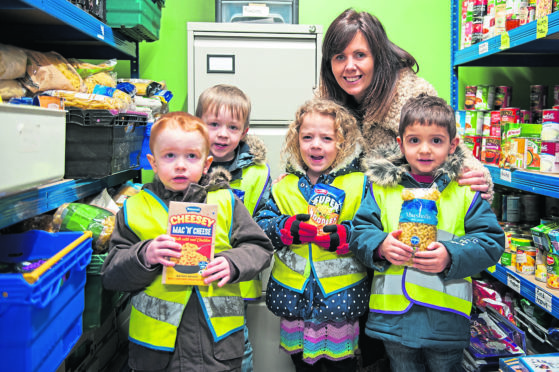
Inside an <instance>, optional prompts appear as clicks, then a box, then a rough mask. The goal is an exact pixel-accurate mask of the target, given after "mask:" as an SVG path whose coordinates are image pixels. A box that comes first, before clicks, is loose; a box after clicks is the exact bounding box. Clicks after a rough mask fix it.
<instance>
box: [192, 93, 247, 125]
mask: <svg viewBox="0 0 559 372" xmlns="http://www.w3.org/2000/svg"><path fill="white" fill-rule="evenodd" d="M222 107H225V108H226V109H229V110H230V111H231V115H232V116H233V117H235V118H237V119H239V120H240V121H243V122H244V127H243V129H246V128H248V126H249V122H250V110H251V104H250V99H249V98H248V96H247V95H246V94H245V93H244V92H243V91H242V90H241V89H239V88H237V87H236V86H234V85H227V84H217V85H214V86H213V87H210V88H207V89H206V90H204V91H203V92H202V94H200V97H198V105H196V116H198V117H199V118H201V117H202V115H203V114H204V113H205V112H207V111H209V110H213V113H214V115H215V116H217V115H218V114H219V110H221V108H222Z"/></svg>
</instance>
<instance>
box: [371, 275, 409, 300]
mask: <svg viewBox="0 0 559 372" xmlns="http://www.w3.org/2000/svg"><path fill="white" fill-rule="evenodd" d="M371 294H374V295H402V296H403V295H404V292H402V276H401V275H378V274H377V275H374V276H373V285H372V287H371Z"/></svg>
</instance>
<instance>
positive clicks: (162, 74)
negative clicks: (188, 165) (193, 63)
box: [117, 0, 450, 111]
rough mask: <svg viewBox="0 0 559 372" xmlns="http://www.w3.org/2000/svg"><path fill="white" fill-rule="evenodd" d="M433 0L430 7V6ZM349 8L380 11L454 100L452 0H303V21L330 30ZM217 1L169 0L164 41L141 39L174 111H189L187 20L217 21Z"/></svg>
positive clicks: (143, 59) (122, 69) (146, 68)
mask: <svg viewBox="0 0 559 372" xmlns="http://www.w3.org/2000/svg"><path fill="white" fill-rule="evenodd" d="M426 3H428V4H429V5H428V6H427V5H425V4H426ZM348 7H353V8H355V9H357V10H364V11H368V12H370V13H372V14H374V15H376V16H377V17H378V18H379V19H380V20H381V22H382V23H383V25H384V26H385V28H386V31H387V33H388V36H389V38H390V39H391V40H392V41H393V42H395V43H396V44H398V45H399V46H401V47H402V48H404V49H406V50H408V51H409V52H410V53H411V54H412V55H413V56H414V57H415V58H416V59H417V60H418V62H419V67H420V70H419V75H420V76H422V77H424V78H425V79H427V80H428V81H430V82H431V83H432V84H433V85H434V86H435V88H436V89H437V91H438V93H439V95H440V96H441V97H443V98H445V99H447V100H448V99H449V98H450V5H449V1H448V0H430V1H428V2H425V1H417V0H415V1H412V0H395V1H394V0H393V1H386V0H345V1H340V0H299V23H300V24H320V25H322V26H323V29H324V32H326V29H327V28H328V25H329V24H330V22H332V20H333V19H334V18H335V17H336V16H337V15H338V14H340V13H341V12H342V11H343V10H345V9H346V8H348ZM214 19H215V2H214V1H213V0H186V1H185V0H166V2H165V7H164V8H163V11H162V20H161V29H160V35H159V40H158V41H156V42H151V43H147V42H142V43H140V77H141V78H146V79H153V80H156V81H161V80H165V81H166V82H167V86H168V89H169V90H171V91H172V92H173V94H174V98H173V100H172V101H171V103H170V109H171V110H172V111H175V110H186V109H187V56H186V53H187V46H186V23H187V22H213V21H214ZM117 71H118V73H119V76H120V77H128V76H129V64H128V63H127V62H120V63H119V68H118V70H117Z"/></svg>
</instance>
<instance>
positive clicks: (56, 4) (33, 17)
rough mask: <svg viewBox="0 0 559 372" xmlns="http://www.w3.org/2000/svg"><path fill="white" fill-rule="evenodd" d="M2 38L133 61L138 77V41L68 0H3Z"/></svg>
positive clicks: (0, 9)
mask: <svg viewBox="0 0 559 372" xmlns="http://www.w3.org/2000/svg"><path fill="white" fill-rule="evenodd" d="M0 35H2V36H1V37H0V42H2V43H4V44H11V45H16V46H19V47H24V48H28V49H32V50H37V51H42V52H47V51H51V50H53V51H56V52H58V53H60V54H62V55H63V56H65V57H76V58H83V59H110V58H116V59H121V60H130V61H131V75H132V77H138V43H137V42H135V41H131V40H130V39H128V38H127V37H126V36H124V35H123V34H121V33H120V32H118V30H113V29H111V28H110V27H109V26H107V25H106V24H105V23H103V22H101V21H100V20H98V19H97V18H95V17H93V16H92V15H90V14H88V13H86V12H85V11H83V10H82V9H80V8H78V7H77V6H76V5H74V4H72V3H71V2H69V1H67V0H0Z"/></svg>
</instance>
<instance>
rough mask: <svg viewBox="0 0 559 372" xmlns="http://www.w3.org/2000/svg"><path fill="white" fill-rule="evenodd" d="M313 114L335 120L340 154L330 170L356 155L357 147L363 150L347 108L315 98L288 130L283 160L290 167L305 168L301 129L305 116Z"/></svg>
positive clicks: (308, 103) (354, 123) (357, 129)
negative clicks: (301, 146)
mask: <svg viewBox="0 0 559 372" xmlns="http://www.w3.org/2000/svg"><path fill="white" fill-rule="evenodd" d="M312 112H314V113H318V114H321V115H327V116H330V117H331V118H332V119H333V120H334V132H335V133H336V148H337V149H338V154H337V155H336V159H335V160H334V162H333V163H332V165H331V167H330V170H332V169H335V168H336V167H337V166H338V165H340V163H341V162H342V161H343V160H344V159H346V158H347V157H348V156H350V155H351V154H352V153H354V152H355V149H356V147H357V146H359V148H362V145H363V138H362V137H361V131H360V130H359V127H358V126H357V121H356V120H355V118H354V117H353V115H351V113H350V112H349V111H348V110H347V109H346V108H345V107H343V106H341V105H339V104H338V103H336V102H334V101H332V100H328V99H323V98H314V99H311V100H309V101H307V102H305V103H304V104H303V105H302V106H301V107H299V109H298V110H297V113H296V114H295V120H294V121H293V122H291V124H290V125H289V128H288V129H287V135H286V138H285V146H284V151H283V153H282V158H283V159H284V162H285V163H286V164H287V165H288V166H289V165H290V164H291V165H296V166H301V167H304V168H305V163H304V162H303V157H302V156H301V151H300V148H299V129H300V128H301V125H302V124H303V119H304V117H305V115H306V114H309V113H312Z"/></svg>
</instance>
